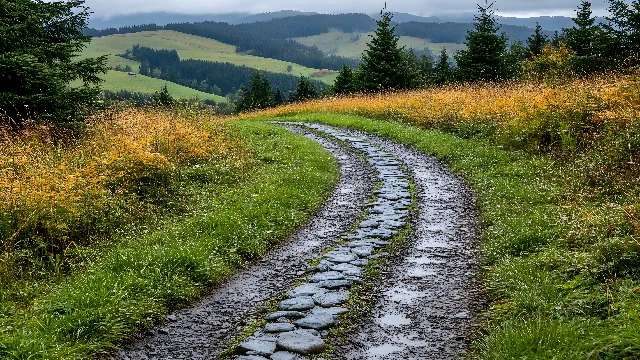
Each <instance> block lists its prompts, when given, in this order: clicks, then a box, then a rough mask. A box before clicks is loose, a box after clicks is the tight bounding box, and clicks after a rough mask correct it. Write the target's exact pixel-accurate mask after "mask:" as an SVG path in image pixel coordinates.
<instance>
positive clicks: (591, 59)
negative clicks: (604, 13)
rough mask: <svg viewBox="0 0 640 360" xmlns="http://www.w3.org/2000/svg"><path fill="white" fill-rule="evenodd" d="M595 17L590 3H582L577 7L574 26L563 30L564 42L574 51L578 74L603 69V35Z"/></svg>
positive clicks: (575, 66)
mask: <svg viewBox="0 0 640 360" xmlns="http://www.w3.org/2000/svg"><path fill="white" fill-rule="evenodd" d="M596 19H597V18H596V17H595V16H593V11H592V10H591V3H590V2H589V1H582V4H581V5H580V6H578V10H577V13H576V17H575V18H573V22H574V23H575V25H574V26H573V27H572V28H570V29H565V32H564V40H565V42H566V44H567V45H568V46H569V47H570V48H571V50H573V51H575V53H576V56H575V57H574V68H575V70H576V71H578V72H582V73H588V72H593V71H595V70H599V69H601V68H603V67H605V65H606V64H605V60H604V59H605V57H606V55H605V54H603V53H602V51H603V46H604V41H603V37H604V33H603V32H602V31H601V29H600V28H599V27H598V26H597V25H596Z"/></svg>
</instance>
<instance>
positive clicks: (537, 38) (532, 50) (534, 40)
mask: <svg viewBox="0 0 640 360" xmlns="http://www.w3.org/2000/svg"><path fill="white" fill-rule="evenodd" d="M548 43H549V38H548V37H547V36H546V35H544V34H543V33H542V26H540V24H539V23H536V32H535V33H534V34H533V35H531V36H529V38H528V39H527V50H528V51H529V57H534V56H538V55H540V53H541V52H542V49H544V47H545V46H547V44H548Z"/></svg>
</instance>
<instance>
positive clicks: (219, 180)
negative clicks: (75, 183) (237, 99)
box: [0, 121, 339, 359]
mask: <svg viewBox="0 0 640 360" xmlns="http://www.w3.org/2000/svg"><path fill="white" fill-rule="evenodd" d="M233 127H234V128H233V129H232V130H233V133H234V134H236V136H237V137H238V139H240V140H241V141H243V142H244V143H245V144H246V145H247V146H248V148H249V149H250V151H251V154H252V156H251V158H252V162H251V166H249V168H248V169H246V170H245V172H244V173H242V174H224V173H220V172H219V171H216V170H215V169H216V167H215V164H211V166H210V167H209V166H205V167H204V168H203V167H198V168H193V169H191V170H188V171H185V173H184V174H183V175H184V176H185V177H187V178H189V179H194V180H193V181H200V182H201V188H200V191H198V192H196V194H194V195H193V196H191V199H192V201H193V202H194V204H193V206H192V207H193V208H194V209H196V211H195V212H194V213H193V214H191V215H189V216H184V217H180V218H176V219H172V220H167V221H166V223H165V224H164V225H162V226H154V227H153V228H152V229H146V230H145V231H141V230H144V228H143V229H138V230H140V231H138V232H136V233H131V234H129V235H127V236H122V237H121V238H118V239H117V241H114V243H115V244H114V245H112V246H111V247H110V248H105V249H99V252H100V254H101V256H98V257H96V259H95V260H93V261H92V263H91V264H89V265H87V266H86V268H85V270H83V271H81V272H79V273H76V274H74V275H70V276H68V277H67V278H66V279H64V280H61V281H58V282H53V283H51V284H49V285H48V286H47V287H48V289H47V290H46V291H44V290H43V291H42V293H41V295H40V296H39V297H37V298H36V299H33V301H32V302H31V303H30V305H29V306H26V307H22V308H17V309H16V308H13V309H12V308H7V307H6V306H4V304H3V306H2V307H0V309H1V310H2V312H0V358H4V359H27V358H28V359H54V358H55V359H86V358H93V357H95V356H98V355H99V354H107V353H108V352H110V351H112V350H113V349H114V348H115V347H116V346H117V344H118V343H120V342H122V341H123V340H126V339H128V338H130V337H131V336H133V335H134V334H135V333H137V332H138V331H140V330H142V329H144V328H146V327H148V326H150V325H151V324H152V323H154V322H156V321H158V320H159V319H161V317H162V315H163V314H166V313H167V312H168V311H170V310H172V309H175V308H178V307H180V306H183V305H185V304H186V303H188V302H190V301H193V300H194V299H196V298H197V297H198V296H199V295H200V294H201V293H202V291H203V290H204V289H205V288H206V287H207V286H209V285H212V284H214V283H216V282H219V281H221V280H222V279H224V278H225V277H226V276H228V275H229V274H231V273H233V272H234V271H235V270H236V269H237V268H238V267H239V266H241V265H242V264H244V263H245V262H246V261H248V260H251V259H255V258H258V257H260V256H261V255H262V254H264V253H265V252H266V251H267V250H268V249H269V248H270V246H272V245H274V244H276V243H278V242H279V241H281V240H282V239H283V238H284V237H285V236H287V235H288V234H290V233H291V232H292V231H294V230H295V229H296V228H297V227H298V226H300V225H301V224H303V223H304V221H306V219H308V218H309V216H310V215H311V214H312V213H313V212H314V211H315V210H316V209H317V208H318V207H319V206H320V204H321V203H322V201H323V200H324V199H325V198H326V197H327V196H328V195H329V193H330V192H331V189H332V187H333V185H334V184H335V182H336V181H337V177H338V174H339V173H338V170H337V164H336V162H335V160H333V159H332V158H331V156H330V155H329V154H328V153H327V152H326V151H324V150H323V149H322V147H321V146H320V145H318V144H317V143H314V142H312V141H310V140H307V139H305V138H303V137H301V136H298V135H294V134H292V133H290V132H288V131H286V130H284V129H281V128H278V127H275V126H272V125H268V124H264V123H260V122H246V121H239V122H236V123H234V124H233ZM209 178H210V180H215V181H213V182H210V181H203V179H204V180H206V179H209ZM195 179H199V180H195Z"/></svg>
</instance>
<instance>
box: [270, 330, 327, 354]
mask: <svg viewBox="0 0 640 360" xmlns="http://www.w3.org/2000/svg"><path fill="white" fill-rule="evenodd" d="M278 347H279V348H280V349H284V350H288V351H291V352H294V353H299V354H305V355H310V354H318V353H321V352H323V351H324V349H325V344H324V340H322V338H320V337H319V336H314V335H311V334H309V333H307V332H303V331H292V332H288V333H284V334H282V336H280V339H278Z"/></svg>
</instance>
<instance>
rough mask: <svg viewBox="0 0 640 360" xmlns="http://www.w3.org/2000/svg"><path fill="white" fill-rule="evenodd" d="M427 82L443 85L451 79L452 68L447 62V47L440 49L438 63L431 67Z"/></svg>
mask: <svg viewBox="0 0 640 360" xmlns="http://www.w3.org/2000/svg"><path fill="white" fill-rule="evenodd" d="M429 79H430V80H429V82H430V83H432V84H434V85H443V84H447V83H449V82H451V81H453V69H452V68H451V64H450V63H449V55H448V54H447V49H442V52H440V57H439V58H438V63H437V64H436V65H435V67H434V68H433V71H432V72H431V76H430V77H429Z"/></svg>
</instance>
